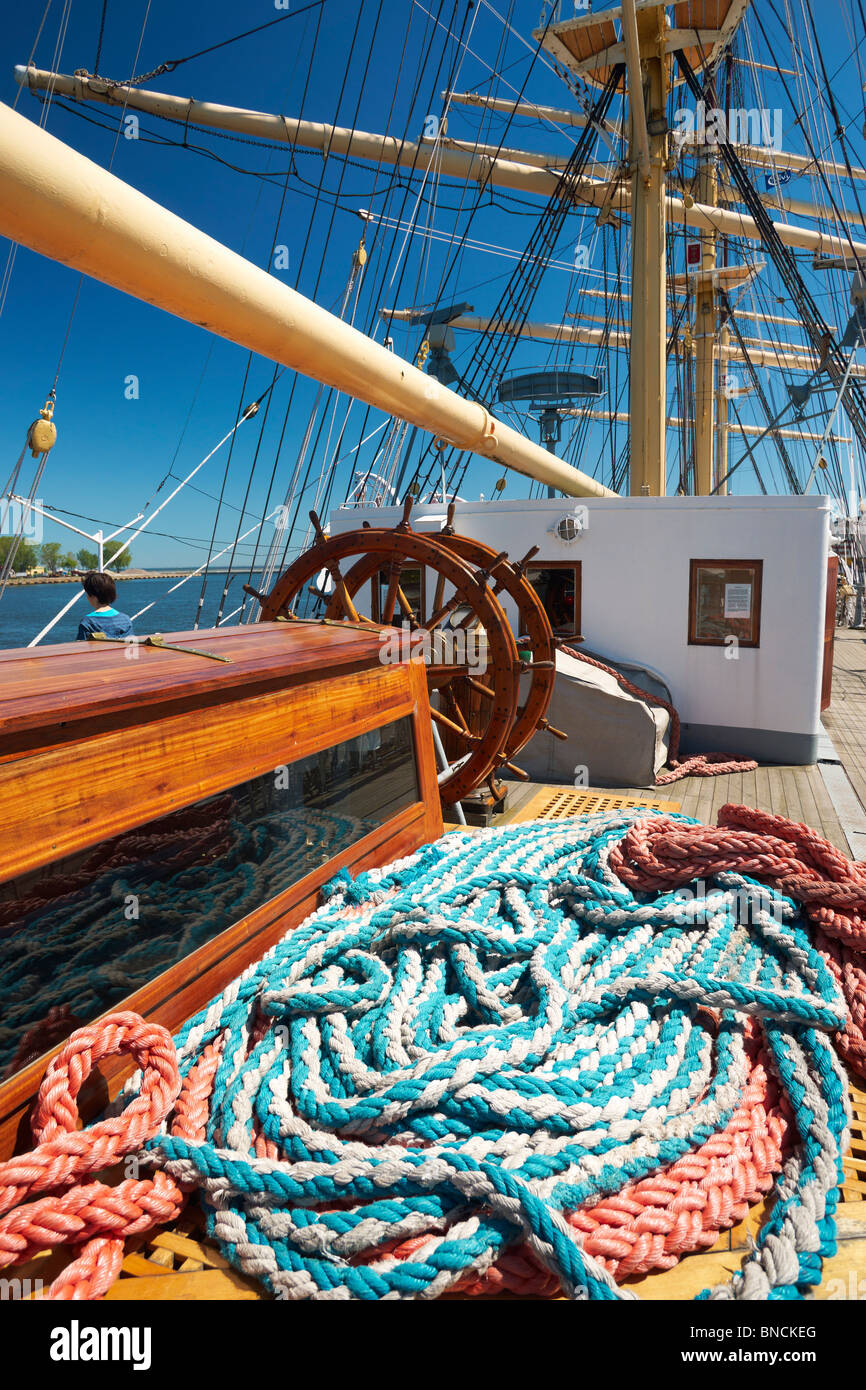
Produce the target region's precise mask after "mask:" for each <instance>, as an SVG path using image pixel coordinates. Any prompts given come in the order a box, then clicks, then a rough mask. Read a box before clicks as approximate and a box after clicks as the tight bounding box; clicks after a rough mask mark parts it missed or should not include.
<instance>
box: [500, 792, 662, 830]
mask: <svg viewBox="0 0 866 1390" xmlns="http://www.w3.org/2000/svg"><path fill="white" fill-rule="evenodd" d="M680 805H681V803H680V802H679V801H654V800H648V799H647V800H644V799H643V798H642V797H637V796H621V795H619V794H618V793H614V792H605V791H577V790H575V789H574V788H572V787H544V788H542V790H541V791H538V792H536V793H535V795H534V796H533V797H532V799H531V800H530V801H528V802H527V803H526V805H525V806H521V808H520V811H519V812H518V814H517V815H516V816H514V818H513V822H512V823H514V822H523V821H530V820H565V819H566V818H567V817H568V816H594V815H597V814H598V813H599V812H601V811H623V810H631V809H632V808H633V807H645V808H647V809H648V810H651V811H678V810H679V809H680Z"/></svg>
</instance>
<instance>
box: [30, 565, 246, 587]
mask: <svg viewBox="0 0 866 1390" xmlns="http://www.w3.org/2000/svg"><path fill="white" fill-rule="evenodd" d="M194 573H195V571H194V570H156V571H155V572H153V573H151V572H148V573H147V574H142V573H141V572H140V571H138V572H137V573H135V574H114V575H112V578H113V579H114V581H115V582H116V583H118V584H119V583H120V582H121V581H122V580H130V581H133V580H136V579H139V580H144V579H189V578H190V577H191V576H192V575H193V574H194ZM210 573H211V574H225V573H226V571H225V570H215V569H212V570H211V571H210ZM6 582H7V584H9V585H10V586H11V585H12V584H20V585H24V584H80V583H81V579H80V578H79V577H77V576H72V575H68V574H20V575H16V576H15V577H14V578H12V579H8V580H7V581H6Z"/></svg>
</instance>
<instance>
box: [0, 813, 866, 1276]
mask: <svg viewBox="0 0 866 1390" xmlns="http://www.w3.org/2000/svg"><path fill="white" fill-rule="evenodd" d="M737 809H739V808H726V815H728V816H733V815H734V812H736V811H737ZM773 820H774V824H773V829H772V832H771V835H770V839H769V840H768V839H767V838H766V835H765V833H764V832H751V831H748V832H746V831H743V830H741V829H736V830H732V829H729V828H726V829H722V830H719V829H709V828H708V827H703V826H698V825H696V823H695V822H693V821H690V820H688V819H687V818H686V817H660V816H653V815H650V816H647V815H646V813H644V812H640V811H637V812H625V813H621V812H620V813H615V814H608V815H602V816H593V817H587V818H585V819H583V820H581V821H575V820H571V821H568V822H562V823H554V824H550V823H536V824H531V825H527V826H519V827H514V828H511V829H507V830H493V831H487V832H483V833H482V834H480V835H478V836H469V835H451V836H447V837H445V838H444V839H443V840H440V841H438V842H437V843H436V844H434V845H432V846H429V847H428V848H426V849H425V850H423V851H422V852H420V853H419V854H417V855H414V856H412V857H411V858H409V859H405V860H402V861H399V862H398V863H396V864H394V865H392V866H390V867H389V868H387V869H383V870H380V871H374V872H371V873H369V874H364V875H361V876H360V877H359V878H358V879H356V880H355V881H354V882H353V881H352V880H351V879H350V878H349V877H348V875H346V874H342V875H340V876H338V878H337V879H335V880H334V881H333V883H332V884H331V885H330V886H329V888H328V890H326V892H325V897H326V901H325V903H324V906H323V907H322V908H320V909H319V910H318V911H317V912H316V913H314V914H313V915H312V916H311V917H310V918H309V919H308V920H307V921H306V922H305V923H304V924H303V925H302V926H301V927H299V928H298V929H297V930H295V931H293V932H291V933H289V934H288V935H287V936H286V937H285V938H284V939H283V940H282V941H281V942H280V943H279V944H278V945H277V946H276V947H274V948H273V949H272V950H271V951H270V952H269V953H268V954H267V955H266V956H264V957H263V959H262V960H261V961H259V962H257V963H255V964H254V965H252V966H250V967H249V968H248V969H247V970H246V971H245V972H244V973H243V975H242V976H241V977H240V978H239V979H238V980H236V981H234V982H233V984H232V985H231V986H230V987H229V988H228V989H227V990H226V991H225V992H224V994H223V995H222V996H220V997H219V998H217V999H215V1000H213V1001H212V1002H211V1003H210V1004H209V1005H208V1006H207V1007H206V1008H205V1009H203V1010H202V1011H201V1012H200V1013H199V1014H197V1015H196V1016H195V1017H194V1018H193V1019H191V1020H190V1022H189V1023H188V1024H187V1025H186V1026H185V1028H184V1029H183V1030H182V1031H181V1033H180V1034H179V1035H178V1037H177V1039H176V1048H177V1064H178V1070H179V1077H180V1093H179V1098H178V1100H177V1102H176V1103H175V1108H174V1112H173V1114H170V1109H171V1105H172V1101H173V1096H174V1095H175V1094H177V1092H176V1089H175V1084H174V1081H173V1078H172V1077H171V1076H170V1075H169V1070H168V1068H169V1062H168V1060H167V1059H166V1058H165V1056H164V1054H163V1052H162V1050H161V1049H162V1047H163V1044H164V1039H160V1038H159V1034H160V1031H161V1030H155V1029H154V1028H153V1027H151V1026H150V1025H144V1024H142V1023H141V1021H140V1020H139V1021H138V1023H135V1022H134V1021H130V1017H129V1016H124V1015H119V1016H115V1018H114V1019H108V1020H104V1021H103V1022H102V1023H100V1024H96V1025H93V1026H92V1027H91V1028H88V1029H83V1030H81V1032H80V1033H79V1034H78V1035H76V1037H75V1038H73V1039H71V1040H70V1042H69V1043H67V1045H66V1047H65V1048H64V1049H63V1051H62V1053H61V1054H60V1057H59V1058H58V1060H57V1062H55V1063H54V1065H53V1067H52V1068H51V1069H50V1070H49V1074H48V1077H47V1078H46V1082H45V1083H44V1085H43V1091H42V1093H41V1099H40V1107H39V1117H41V1116H43V1114H50V1115H51V1116H52V1117H56V1121H55V1129H56V1128H57V1127H59V1128H61V1129H63V1130H64V1131H67V1132H65V1133H63V1134H62V1135H59V1136H58V1135H56V1133H55V1130H50V1129H49V1130H46V1128H45V1121H44V1120H43V1119H42V1118H38V1119H37V1128H36V1138H37V1143H38V1147H37V1149H36V1150H35V1151H34V1154H32V1155H28V1156H26V1157H25V1158H22V1159H12V1160H9V1162H7V1163H5V1164H2V1165H0V1210H3V1211H6V1213H7V1214H6V1215H5V1216H2V1217H0V1264H10V1263H16V1262H20V1260H22V1259H24V1258H27V1255H28V1253H30V1252H32V1251H33V1250H34V1249H38V1248H43V1247H44V1246H45V1245H46V1244H50V1243H52V1241H56V1240H71V1241H73V1242H77V1243H81V1242H83V1241H85V1242H89V1244H86V1245H85V1249H84V1252H83V1255H82V1260H83V1261H84V1266H85V1267H84V1272H83V1274H82V1275H81V1285H80V1287H81V1288H82V1289H83V1292H79V1291H78V1288H77V1285H76V1280H77V1279H78V1277H79V1276H78V1273H76V1272H74V1273H72V1274H70V1270H72V1271H75V1268H76V1265H77V1264H79V1261H76V1262H75V1264H73V1265H72V1266H70V1267H69V1269H68V1270H66V1271H65V1272H64V1276H63V1279H64V1280H65V1282H64V1283H62V1284H61V1286H60V1287H59V1289H56V1290H55V1288H54V1287H52V1290H51V1296H79V1297H80V1296H84V1297H93V1296H97V1295H98V1293H99V1292H100V1291H102V1290H104V1288H105V1287H107V1286H108V1285H109V1284H110V1282H111V1279H112V1278H113V1277H114V1276H115V1274H116V1271H117V1267H118V1258H117V1244H118V1242H119V1241H120V1239H121V1238H122V1236H123V1235H124V1234H126V1233H129V1232H131V1231H132V1230H136V1231H140V1230H143V1229H146V1228H147V1224H148V1223H154V1222H155V1221H156V1220H158V1219H165V1218H164V1217H160V1218H158V1217H157V1216H156V1215H155V1214H154V1210H153V1208H154V1205H155V1203H156V1201H157V1199H158V1200H159V1201H161V1202H163V1203H164V1204H165V1205H171V1204H179V1203H180V1201H182V1199H183V1193H184V1191H185V1190H192V1189H196V1190H197V1191H198V1193H199V1197H200V1200H201V1202H202V1205H203V1207H204V1211H205V1214H206V1221H207V1226H208V1230H209V1232H210V1234H211V1235H212V1236H214V1237H215V1238H216V1239H217V1240H218V1241H219V1243H220V1246H221V1248H222V1250H223V1251H224V1253H225V1254H226V1256H227V1258H228V1259H229V1260H230V1261H231V1262H232V1264H233V1265H235V1266H236V1267H237V1268H239V1269H240V1270H243V1271H244V1272H246V1273H247V1274H250V1275H252V1276H254V1277H256V1278H258V1279H260V1280H261V1281H262V1282H263V1283H264V1284H265V1286H266V1287H267V1288H268V1289H269V1290H270V1291H271V1292H272V1293H274V1294H275V1295H276V1296H277V1297H281V1298H291V1299H305V1298H311V1299H323V1298H324V1299H332V1298H339V1299H345V1298H353V1299H379V1298H391V1299H393V1298H435V1297H437V1296H440V1295H441V1294H444V1293H446V1292H451V1291H454V1290H458V1289H461V1288H462V1289H466V1290H468V1291H470V1292H479V1291H483V1290H487V1289H490V1288H497V1287H511V1288H517V1289H523V1290H524V1291H540V1292H547V1293H550V1292H554V1291H563V1292H564V1293H565V1294H566V1295H567V1296H568V1297H571V1298H584V1297H589V1298H603V1299H611V1298H632V1297H634V1294H633V1292H632V1291H631V1290H628V1289H625V1288H623V1287H622V1286H621V1284H620V1283H619V1282H618V1281H620V1280H622V1279H623V1278H624V1277H625V1276H626V1275H627V1274H629V1273H632V1272H635V1271H638V1270H645V1269H649V1268H664V1267H668V1266H669V1265H670V1263H672V1262H673V1261H674V1260H675V1259H676V1258H678V1257H679V1255H680V1254H682V1253H683V1252H684V1251H685V1250H689V1249H698V1248H701V1247H702V1246H706V1245H707V1244H710V1243H712V1240H714V1239H715V1237H716V1235H717V1234H718V1231H719V1230H720V1229H724V1228H725V1227H726V1226H729V1225H731V1224H733V1222H734V1221H736V1220H739V1219H741V1215H742V1213H743V1210H744V1208H745V1207H747V1206H748V1204H749V1203H750V1202H752V1201H754V1200H756V1199H757V1198H758V1197H759V1196H761V1195H762V1194H764V1193H765V1192H767V1191H768V1190H770V1191H771V1192H772V1195H773V1197H774V1198H775V1200H774V1202H773V1204H772V1207H771V1209H770V1213H769V1216H768V1218H767V1220H766V1221H765V1224H764V1226H763V1229H762V1230H761V1232H760V1235H759V1237H758V1239H757V1242H756V1244H755V1246H754V1248H753V1249H752V1250H751V1251H750V1252H749V1253H748V1254H747V1256H746V1258H745V1260H744V1262H743V1266H742V1268H741V1270H740V1272H739V1273H738V1274H736V1275H735V1276H734V1277H733V1279H732V1280H731V1282H730V1283H729V1284H727V1285H723V1286H720V1287H719V1288H717V1289H714V1290H712V1291H707V1295H706V1296H709V1297H714V1298H747V1299H748V1298H774V1299H776V1298H798V1297H801V1296H803V1295H804V1293H805V1292H806V1291H807V1290H808V1289H809V1287H810V1286H811V1285H814V1284H816V1283H818V1282H820V1278H821V1261H822V1258H823V1257H826V1256H828V1255H830V1254H832V1253H833V1251H834V1249H835V1223H834V1220H833V1215H834V1211H835V1206H836V1201H837V1187H838V1183H839V1182H840V1180H841V1175H842V1169H841V1159H842V1155H843V1153H844V1150H845V1148H846V1146H847V1125H848V1112H847V1089H846V1084H845V1078H844V1075H843V1072H842V1069H841V1066H840V1063H839V1061H838V1060H837V1058H836V1055H835V1051H834V1048H833V1042H832V1039H833V1036H834V1035H835V1036H839V1035H840V1034H841V1033H842V1031H843V1030H844V1029H845V1028H846V1021H847V1020H848V1018H849V1006H848V1005H847V1004H846V999H845V998H843V994H842V991H841V990H840V988H839V984H838V983H837V974H836V973H835V972H834V970H833V968H832V965H831V963H830V960H829V959H828V958H825V956H824V955H822V954H821V953H820V952H819V951H817V950H815V949H814V948H813V947H812V945H811V944H810V941H809V937H808V934H807V930H806V928H807V926H808V924H809V921H810V917H814V914H815V913H818V912H823V913H827V912H830V913H835V914H836V917H838V918H839V920H840V921H841V919H842V916H844V914H845V913H848V916H847V918H846V920H847V921H848V922H849V924H850V923H853V918H854V916H855V915H856V912H855V911H854V909H853V908H852V903H853V901H854V899H855V898H856V890H857V889H861V886H862V879H861V877H860V871H859V870H858V869H856V868H855V866H852V865H850V864H848V861H845V860H844V859H842V857H841V856H839V855H838V852H836V851H834V850H833V849H832V846H828V845H826V842H824V841H821V840H820V837H817V836H815V835H814V834H813V832H809V831H807V830H806V829H805V827H795V826H791V825H790V823H788V822H780V818H773ZM732 835H734V836H736V837H739V838H738V839H737V842H736V845H734V842H733V841H732V840H729V839H728V837H730V836H732ZM743 835H747V836H748V837H750V838H749V839H748V842H746V841H745V840H743V839H742V837H743ZM758 842H760V843H762V844H764V846H765V848H764V851H763V852H762V851H761V850H760V847H759V844H758ZM776 842H778V843H776ZM780 844H781V845H783V846H784V852H783V851H782V849H780V848H779V845H780ZM744 864H748V868H747V869H746V870H745V872H744V871H743V865H744ZM846 866H847V867H846ZM846 872H847V875H848V877H847V878H845V877H844V874H845V873H846ZM759 874H760V875H762V876H769V877H774V878H775V880H776V883H777V885H784V889H785V891H784V893H783V892H780V891H778V887H777V888H771V887H768V886H765V885H764V884H762V883H760V882H758V881H756V880H757V877H758V875H759ZM700 876H703V878H704V883H703V888H704V890H705V891H701V892H697V891H695V889H694V880H695V878H696V877H700ZM644 884H650V885H651V886H649V887H646V886H644ZM684 884H685V886H683V885H684ZM828 885H829V887H828ZM795 887H797V888H798V889H799V888H802V890H803V892H804V894H805V897H806V899H807V900H808V908H807V911H808V914H809V915H804V914H803V913H802V912H801V910H800V908H799V906H798V905H797V903H796V902H795V901H794V897H793V890H794V888H795ZM819 888H821V889H822V890H826V891H825V892H824V896H821V894H820V893H819V892H818V889H819ZM827 893H829V894H830V897H829V898H828V896H827ZM834 893H836V894H837V897H838V899H839V900H838V901H836V902H835V905H832V904H831V905H830V906H828V903H830V902H831V899H832V896H833V894H834ZM846 893H847V894H848V896H847V898H845V894H846ZM862 893H863V897H864V899H866V886H863V887H862ZM842 898H845V904H844V905H843V904H842V903H841V899H842ZM859 901H860V900H859V899H858V900H857V902H858V903H859ZM852 914H853V915H852ZM821 921H822V924H824V926H826V923H825V918H824V917H822V918H821ZM824 926H822V929H824ZM853 930H854V928H853V925H852V926H851V927H850V930H849V935H848V938H847V939H848V940H849V941H850V939H851V931H853ZM846 949H847V948H846ZM849 1003H850V1001H849ZM111 1028H120V1029H121V1030H123V1029H126V1030H127V1031H126V1032H124V1033H123V1038H124V1039H125V1040H126V1041H125V1042H124V1045H125V1046H133V1045H135V1046H136V1047H139V1048H143V1043H142V1042H141V1040H140V1038H139V1036H138V1034H137V1032H136V1029H137V1028H143V1029H148V1030H149V1031H148V1039H149V1042H148V1046H149V1047H150V1049H151V1050H150V1052H148V1053H147V1055H146V1056H145V1055H144V1053H143V1052H141V1051H140V1052H139V1053H138V1054H137V1057H138V1061H139V1064H140V1066H141V1068H142V1070H141V1072H140V1073H139V1074H138V1075H137V1076H136V1077H135V1078H133V1081H132V1082H131V1083H130V1085H129V1086H128V1087H127V1089H126V1091H125V1092H124V1094H123V1095H122V1096H121V1097H119V1098H118V1101H117V1102H116V1104H115V1107H114V1108H113V1110H112V1113H111V1115H110V1117H109V1118H107V1119H105V1120H103V1121H100V1123H99V1124H98V1125H95V1126H93V1128H92V1129H90V1130H86V1131H84V1132H83V1133H80V1134H77V1135H73V1134H71V1133H70V1132H68V1131H69V1130H70V1129H71V1127H72V1124H74V1103H73V1102H71V1101H70V1100H69V1098H68V1092H71V1095H72V1096H73V1098H74V1094H75V1093H76V1091H77V1086H78V1084H79V1082H78V1081H76V1077H77V1076H79V1075H80V1074H83V1072H84V1070H85V1069H86V1066H87V1065H89V1060H88V1059H90V1058H91V1056H92V1057H96V1056H97V1055H101V1054H100V1049H105V1048H106V1047H107V1046H108V1038H107V1031H108V1030H110V1029H111ZM100 1030H103V1031H102V1032H101V1031H100ZM136 1106H138V1107H139V1109H138V1110H137V1111H136V1110H135V1107H136ZM131 1114H132V1115H133V1121H132V1122H130V1120H129V1118H128V1117H129V1116H130V1115H131ZM70 1120H71V1121H72V1124H70ZM105 1126H115V1127H116V1128H111V1129H109V1130H105V1129H104V1127H105ZM143 1141H144V1142H143ZM142 1142H143V1147H142V1148H140V1149H139V1146H140V1145H141V1144H142ZM57 1145H60V1148H59V1150H58V1149H57V1147H56V1146H57ZM136 1149H139V1151H138V1153H137V1158H138V1161H139V1162H140V1163H142V1164H143V1165H149V1166H150V1167H152V1168H153V1170H154V1175H153V1178H152V1180H143V1179H128V1180H127V1181H128V1182H129V1183H133V1184H135V1183H138V1184H139V1187H134V1186H130V1187H127V1186H126V1184H124V1183H121V1185H120V1187H119V1188H111V1189H106V1188H102V1190H101V1192H97V1193H95V1194H92V1195H91V1189H92V1187H93V1186H97V1187H98V1186H99V1185H92V1184H91V1185H87V1186H84V1187H81V1188H76V1187H75V1186H74V1184H75V1183H76V1182H77V1181H78V1180H79V1178H80V1177H81V1176H82V1175H83V1174H84V1173H85V1172H93V1171H94V1170H95V1169H96V1168H98V1167H103V1166H105V1164H106V1162H108V1161H110V1155H112V1154H113V1155H117V1156H119V1155H120V1154H121V1153H124V1152H125V1153H130V1152H132V1151H133V1150H136ZM34 1173H36V1174H37V1175H38V1176H37V1178H36V1180H35V1181H34V1178H33V1176H32V1175H33V1174H34ZM49 1179H56V1180H57V1181H58V1182H59V1183H60V1185H61V1188H62V1189H63V1190H61V1193H60V1196H59V1197H56V1198H50V1199H47V1198H38V1199H37V1201H36V1202H35V1203H32V1202H31V1203H26V1204H25V1205H23V1206H21V1205H18V1206H16V1203H20V1202H21V1200H22V1198H25V1197H28V1196H30V1195H31V1194H32V1193H35V1192H37V1191H38V1192H42V1191H45V1190H46V1188H47V1186H48V1185H49ZM148 1182H149V1183H150V1185H149V1186H148ZM160 1185H161V1186H160ZM81 1193H86V1194H88V1195H87V1197H86V1199H84V1208H82V1206H81V1201H80V1198H79V1194H81ZM117 1193H122V1198H121V1199H120V1200H121V1201H122V1202H124V1203H128V1205H127V1206H126V1207H124V1208H123V1210H119V1209H118V1208H116V1207H115V1206H113V1205H112V1203H114V1202H115V1201H116V1200H117V1199H116V1198H115V1194H117ZM106 1194H107V1195H106ZM46 1202H56V1203H57V1207H56V1208H55V1207H50V1206H44V1205H43V1203H46ZM34 1208H35V1209H36V1214H35V1215H34ZM55 1211H58V1212H59V1213H60V1215H59V1216H57V1217H55V1215H54V1213H55ZM73 1217H74V1222H73ZM75 1222H77V1224H75ZM49 1233H50V1237H51V1238H50V1239H49V1238H48V1235H49ZM711 1238H712V1239H711ZM99 1242H106V1249H105V1253H104V1256H103V1251H102V1247H101V1246H100V1244H99Z"/></svg>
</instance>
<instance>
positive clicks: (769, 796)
mask: <svg viewBox="0 0 866 1390" xmlns="http://www.w3.org/2000/svg"><path fill="white" fill-rule="evenodd" d="M822 722H823V725H824V728H825V729H826V731H827V734H828V735H829V738H830V740H831V741H832V745H833V747H832V750H831V749H829V748H828V749H827V761H825V760H824V752H823V751H822V752H821V754H820V755H819V756H820V757H821V764H820V765H819V764H812V765H811V766H808V767H776V766H772V767H771V766H767V767H759V768H757V769H756V770H755V771H754V772H733V773H725V774H723V775H722V776H721V777H684V778H683V779H682V781H680V782H670V783H667V784H666V785H664V786H661V787H605V788H597V789H595V790H598V791H599V792H602V791H603V792H604V794H606V795H610V796H624V797H633V798H636V799H638V800H641V801H648V800H649V801H660V800H661V801H677V802H679V809H680V810H681V811H682V812H683V814H684V815H687V816H694V818H695V820H701V821H706V822H707V823H708V824H710V823H712V824H715V821H716V819H717V816H718V811H719V808H720V807H721V806H724V804H725V802H727V801H732V802H737V803H740V804H743V805H746V806H755V807H756V808H757V809H758V810H760V811H773V812H775V813H776V814H777V815H780V816H787V817H788V818H789V819H790V820H795V821H802V822H804V823H805V824H806V825H810V826H812V827H813V828H814V829H815V830H817V831H819V832H820V833H821V834H822V835H823V836H824V837H825V839H827V840H829V841H830V842H831V844H834V845H837V846H838V848H839V849H841V850H843V851H844V852H845V853H846V854H850V855H851V857H852V858H855V859H864V858H866V634H864V633H863V632H860V631H855V630H852V629H850V628H838V629H837V630H836V640H835V645H834V659H833V693H832V700H831V704H830V708H829V709H828V710H826V711H825V713H824V715H823V720H822ZM707 751H708V752H710V751H712V750H710V749H708V750H707ZM834 751H835V756H836V757H837V758H838V763H834V762H833V760H832V758H833V752H834ZM542 790H543V788H542V786H541V784H540V783H537V782H524V783H521V782H511V783H509V792H508V806H507V809H506V811H505V813H504V814H503V816H502V818H501V820H500V821H498V822H497V823H498V824H502V825H509V824H513V823H515V822H517V821H521V820H523V819H525V815H526V808H527V806H528V804H529V802H530V801H531V800H532V798H533V797H536V796H537V795H538V793H539V792H540V791H542ZM549 790H550V791H553V790H554V789H553V788H550V789H549ZM586 790H587V791H592V790H594V789H593V788H587V789H586Z"/></svg>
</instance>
